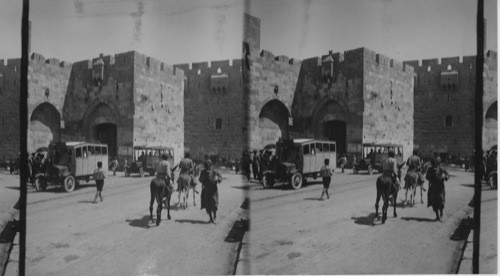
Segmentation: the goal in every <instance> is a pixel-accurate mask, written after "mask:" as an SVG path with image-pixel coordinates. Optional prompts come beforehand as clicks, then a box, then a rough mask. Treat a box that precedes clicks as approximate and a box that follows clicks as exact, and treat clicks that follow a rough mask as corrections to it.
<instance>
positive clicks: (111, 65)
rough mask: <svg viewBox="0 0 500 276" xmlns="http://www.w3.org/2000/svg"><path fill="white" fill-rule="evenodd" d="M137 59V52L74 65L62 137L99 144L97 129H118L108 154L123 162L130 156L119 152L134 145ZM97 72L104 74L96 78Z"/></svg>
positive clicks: (98, 58)
mask: <svg viewBox="0 0 500 276" xmlns="http://www.w3.org/2000/svg"><path fill="white" fill-rule="evenodd" d="M134 55H135V52H127V53H122V54H117V55H114V56H103V55H101V56H100V57H97V58H94V59H92V60H84V61H79V62H75V63H74V64H73V67H72V71H71V76H70V84H69V89H68V92H67V97H66V101H65V104H64V109H63V119H64V120H65V126H66V128H65V130H64V131H63V133H64V135H65V136H67V137H68V139H71V140H85V141H93V142H97V141H98V139H97V137H96V133H95V131H96V129H95V126H96V125H98V124H104V123H110V124H114V125H116V138H117V139H116V142H115V141H113V143H112V144H113V145H110V151H109V154H110V156H111V155H117V156H118V157H119V160H120V161H123V158H124V157H125V156H126V155H127V154H125V153H124V152H120V147H131V146H132V145H133V132H132V129H133V120H134V117H133V116H134V101H133V84H134ZM98 64H102V65H98ZM100 66H102V68H99V67H100ZM96 72H101V73H102V74H101V75H100V76H97V75H96ZM115 143H116V144H115ZM113 147H116V152H113V150H112V149H111V148H113Z"/></svg>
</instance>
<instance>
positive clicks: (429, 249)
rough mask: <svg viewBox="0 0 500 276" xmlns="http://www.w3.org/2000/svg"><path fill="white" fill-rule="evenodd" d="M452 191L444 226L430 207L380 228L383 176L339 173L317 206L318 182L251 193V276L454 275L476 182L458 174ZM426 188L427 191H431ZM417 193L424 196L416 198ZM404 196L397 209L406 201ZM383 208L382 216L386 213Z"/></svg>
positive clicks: (406, 211)
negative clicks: (457, 234) (458, 235)
mask: <svg viewBox="0 0 500 276" xmlns="http://www.w3.org/2000/svg"><path fill="white" fill-rule="evenodd" d="M449 171H450V173H451V175H452V177H451V178H450V180H449V181H448V182H447V183H446V184H445V185H446V206H445V209H444V222H436V221H434V218H435V215H434V212H433V211H432V209H431V208H430V207H429V208H427V204H426V203H427V199H426V196H425V193H424V204H421V203H420V195H419V194H418V195H417V202H418V204H417V205H416V206H415V207H406V208H398V209H397V213H398V217H397V218H394V217H393V215H392V213H393V212H392V207H389V210H388V220H387V221H386V223H385V225H382V224H381V222H380V221H377V220H374V214H375V209H374V203H375V198H376V190H375V181H376V178H377V177H378V175H367V174H364V175H363V174H362V175H354V174H352V173H351V170H348V171H346V172H347V173H346V174H341V173H338V172H335V174H334V176H333V183H332V185H331V187H330V194H331V198H330V199H329V200H325V201H318V198H319V196H320V194H321V190H322V184H321V183H320V182H319V181H316V182H314V183H313V184H311V185H308V186H306V187H303V188H302V189H300V190H290V189H287V188H286V187H282V188H279V187H276V188H274V189H270V190H264V189H263V188H261V187H260V186H259V185H258V184H256V183H255V184H254V185H253V186H252V188H251V191H250V195H251V202H252V206H251V217H250V220H251V231H250V232H249V234H250V236H249V240H250V243H251V246H249V252H250V253H249V254H250V257H249V262H250V272H251V273H252V274H394V273H395V274H414V273H417V274H429V273H430V274H444V273H455V271H454V270H455V269H456V267H457V262H458V260H459V259H460V253H461V251H460V250H459V245H460V244H461V242H460V241H456V240H452V239H450V237H451V236H452V234H453V233H454V231H455V229H457V226H458V225H459V224H460V222H461V220H462V218H463V217H465V216H466V214H467V211H469V210H470V207H468V204H469V202H470V201H471V199H472V197H473V194H474V189H473V184H472V183H473V174H471V173H465V172H463V170H462V171H458V170H455V169H450V170H449ZM425 186H426V187H427V183H426V184H425ZM417 193H419V191H417ZM404 197H405V195H404V191H400V192H399V195H398V204H397V205H398V207H401V206H402V205H403V204H402V203H401V202H402V201H403V200H404ZM382 205H383V204H382V201H381V203H380V209H381V208H382Z"/></svg>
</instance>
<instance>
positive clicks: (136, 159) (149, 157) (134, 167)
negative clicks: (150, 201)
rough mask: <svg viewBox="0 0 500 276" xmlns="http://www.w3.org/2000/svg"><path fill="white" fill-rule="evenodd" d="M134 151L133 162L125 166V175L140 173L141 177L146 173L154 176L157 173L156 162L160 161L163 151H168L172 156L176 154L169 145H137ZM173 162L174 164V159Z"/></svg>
mask: <svg viewBox="0 0 500 276" xmlns="http://www.w3.org/2000/svg"><path fill="white" fill-rule="evenodd" d="M132 152H133V156H132V160H133V162H132V163H131V164H130V165H127V166H126V167H125V176H130V174H131V173H138V174H139V175H140V176H141V177H144V174H145V173H148V174H149V175H150V176H152V175H154V174H155V167H156V163H158V161H160V158H161V155H162V154H163V153H167V154H168V155H169V156H171V157H172V158H173V156H174V149H173V148H167V147H146V146H137V147H134V148H133V151H132ZM171 162H172V163H171V165H173V164H174V163H173V159H172V160H171Z"/></svg>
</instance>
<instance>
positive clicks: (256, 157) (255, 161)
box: [252, 150, 260, 180]
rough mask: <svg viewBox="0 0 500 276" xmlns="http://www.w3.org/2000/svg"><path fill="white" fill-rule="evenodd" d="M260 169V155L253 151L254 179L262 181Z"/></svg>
mask: <svg viewBox="0 0 500 276" xmlns="http://www.w3.org/2000/svg"><path fill="white" fill-rule="evenodd" d="M259 168H260V155H259V154H258V152H257V150H253V159H252V172H253V178H254V179H258V180H260V176H259V175H260V173H259Z"/></svg>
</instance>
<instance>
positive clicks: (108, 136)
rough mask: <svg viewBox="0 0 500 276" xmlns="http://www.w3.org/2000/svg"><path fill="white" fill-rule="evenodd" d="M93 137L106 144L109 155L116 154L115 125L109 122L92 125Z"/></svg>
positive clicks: (113, 155)
mask: <svg viewBox="0 0 500 276" xmlns="http://www.w3.org/2000/svg"><path fill="white" fill-rule="evenodd" d="M94 135H95V136H94V139H95V140H96V141H98V142H99V143H102V144H107V145H108V154H109V157H111V158H113V157H115V156H116V154H117V152H118V150H117V143H116V140H117V137H116V125H115V124H111V123H104V124H98V125H95V126H94Z"/></svg>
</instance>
